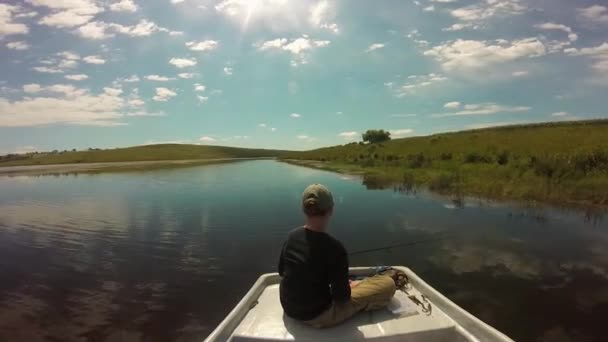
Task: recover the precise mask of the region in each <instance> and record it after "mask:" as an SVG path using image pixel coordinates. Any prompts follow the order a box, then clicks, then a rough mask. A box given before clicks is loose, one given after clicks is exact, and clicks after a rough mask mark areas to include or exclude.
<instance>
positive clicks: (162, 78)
mask: <svg viewBox="0 0 608 342" xmlns="http://www.w3.org/2000/svg"><path fill="white" fill-rule="evenodd" d="M144 78H145V79H147V80H148V81H156V82H167V81H175V80H176V79H175V78H174V77H166V76H160V75H147V76H144Z"/></svg>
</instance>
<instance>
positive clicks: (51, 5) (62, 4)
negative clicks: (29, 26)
mask: <svg viewBox="0 0 608 342" xmlns="http://www.w3.org/2000/svg"><path fill="white" fill-rule="evenodd" d="M28 2H29V3H31V4H32V5H34V6H41V7H46V8H48V9H49V10H50V13H48V14H47V15H45V16H44V17H42V18H41V19H40V20H39V21H38V23H39V24H40V25H46V26H51V27H57V28H69V27H76V26H80V25H83V24H86V23H88V22H89V21H91V19H93V17H95V15H97V14H98V13H101V12H103V8H101V7H98V6H97V4H96V2H95V1H94V0H64V1H57V0H28Z"/></svg>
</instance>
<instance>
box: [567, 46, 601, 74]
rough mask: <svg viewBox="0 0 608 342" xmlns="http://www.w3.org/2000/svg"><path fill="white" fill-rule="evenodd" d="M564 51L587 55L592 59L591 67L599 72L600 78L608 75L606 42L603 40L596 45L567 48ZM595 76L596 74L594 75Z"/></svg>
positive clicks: (569, 53)
mask: <svg viewBox="0 0 608 342" xmlns="http://www.w3.org/2000/svg"><path fill="white" fill-rule="evenodd" d="M564 52H565V53H566V54H567V55H570V56H589V58H591V59H592V60H593V63H592V64H591V67H592V68H593V69H594V70H595V71H596V72H598V73H599V76H600V78H601V77H603V78H604V79H603V80H604V81H605V78H606V77H608V42H604V43H603V44H601V45H598V46H596V47H588V48H582V49H576V48H569V49H565V50H564ZM594 77H597V75H594Z"/></svg>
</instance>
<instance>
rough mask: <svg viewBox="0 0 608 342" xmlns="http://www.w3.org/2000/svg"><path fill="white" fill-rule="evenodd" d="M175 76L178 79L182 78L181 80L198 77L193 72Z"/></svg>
mask: <svg viewBox="0 0 608 342" xmlns="http://www.w3.org/2000/svg"><path fill="white" fill-rule="evenodd" d="M177 76H178V77H179V78H183V79H191V78H195V77H196V76H198V74H197V73H193V72H182V73H179V74H177Z"/></svg>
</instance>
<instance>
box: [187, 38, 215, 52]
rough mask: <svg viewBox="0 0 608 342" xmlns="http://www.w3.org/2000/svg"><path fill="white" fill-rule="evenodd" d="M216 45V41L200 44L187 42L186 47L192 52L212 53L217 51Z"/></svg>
mask: <svg viewBox="0 0 608 342" xmlns="http://www.w3.org/2000/svg"><path fill="white" fill-rule="evenodd" d="M218 44H219V43H218V42H217V41H215V40H209V39H208V40H204V41H201V42H195V41H191V42H187V43H186V46H187V47H188V49H190V50H192V51H212V50H215V49H217V47H218Z"/></svg>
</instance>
